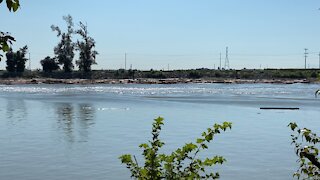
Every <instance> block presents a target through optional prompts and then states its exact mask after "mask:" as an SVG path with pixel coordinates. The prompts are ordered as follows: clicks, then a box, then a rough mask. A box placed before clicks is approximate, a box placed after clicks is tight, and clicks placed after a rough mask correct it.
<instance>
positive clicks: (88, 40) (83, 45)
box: [76, 22, 98, 72]
mask: <svg viewBox="0 0 320 180" xmlns="http://www.w3.org/2000/svg"><path fill="white" fill-rule="evenodd" d="M79 26H80V29H79V30H77V31H76V33H77V34H79V35H80V36H81V37H82V41H79V40H78V41H77V50H79V51H80V56H79V60H77V61H76V63H77V65H78V67H79V70H80V71H84V72H89V71H91V65H93V64H97V63H96V56H97V55H98V52H97V51H95V50H94V47H95V44H96V42H95V40H94V39H93V38H92V37H90V36H89V33H88V26H87V25H85V24H83V23H82V22H80V25H79Z"/></svg>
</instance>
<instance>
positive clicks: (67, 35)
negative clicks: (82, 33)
mask: <svg viewBox="0 0 320 180" xmlns="http://www.w3.org/2000/svg"><path fill="white" fill-rule="evenodd" d="M63 20H64V21H65V22H66V23H67V32H62V31H61V29H60V28H59V27H58V26H54V25H52V26H51V29H52V31H56V32H57V37H60V38H61V40H60V42H59V43H58V45H57V46H56V47H55V48H54V53H55V55H56V57H57V59H58V62H59V64H62V65H63V70H64V71H65V72H71V71H72V69H73V63H72V61H73V58H74V52H73V51H74V49H75V44H74V43H73V42H72V35H73V34H74V30H73V26H74V24H73V21H72V17H71V16H70V15H68V16H63Z"/></svg>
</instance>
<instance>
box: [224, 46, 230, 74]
mask: <svg viewBox="0 0 320 180" xmlns="http://www.w3.org/2000/svg"><path fill="white" fill-rule="evenodd" d="M224 69H230V63H229V47H226V59H225V64H224Z"/></svg>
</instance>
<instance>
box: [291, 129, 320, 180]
mask: <svg viewBox="0 0 320 180" xmlns="http://www.w3.org/2000/svg"><path fill="white" fill-rule="evenodd" d="M289 127H290V128H291V130H292V131H294V134H292V135H291V137H292V144H294V146H295V152H296V154H297V156H298V157H299V159H298V162H299V164H300V166H299V169H298V170H297V172H296V173H295V174H294V175H293V176H294V177H297V178H298V179H300V178H302V179H320V161H319V145H320V137H318V136H317V134H315V133H313V132H312V131H311V130H310V129H307V128H303V129H300V128H299V127H298V125H297V124H296V123H290V124H289Z"/></svg>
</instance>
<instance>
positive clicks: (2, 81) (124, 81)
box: [0, 78, 319, 85]
mask: <svg viewBox="0 0 320 180" xmlns="http://www.w3.org/2000/svg"><path fill="white" fill-rule="evenodd" d="M186 83H223V84H256V83H269V84H295V83H319V81H317V80H315V79H314V80H307V79H220V78H205V79H189V78H167V79H154V78H139V79H56V78H31V79H25V78H9V79H0V84H4V85H18V84H186Z"/></svg>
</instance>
